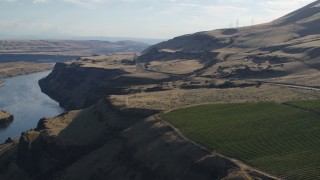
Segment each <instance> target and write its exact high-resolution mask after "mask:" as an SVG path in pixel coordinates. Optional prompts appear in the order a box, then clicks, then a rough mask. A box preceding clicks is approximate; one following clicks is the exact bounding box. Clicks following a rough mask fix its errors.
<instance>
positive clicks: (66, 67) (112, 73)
mask: <svg viewBox="0 0 320 180" xmlns="http://www.w3.org/2000/svg"><path fill="white" fill-rule="evenodd" d="M122 74H126V72H124V71H123V70H120V69H103V68H82V67H80V66H78V65H76V64H66V63H57V64H56V65H55V67H54V69H53V71H52V73H50V74H49V76H47V77H46V78H44V79H41V80H40V81H39V85H40V87H41V90H42V92H44V93H46V94H47V95H49V96H50V97H51V98H52V99H54V100H56V101H58V102H59V103H60V105H61V106H62V107H64V108H66V109H67V110H71V109H81V108H83V107H87V106H89V105H92V104H93V103H95V102H97V100H98V99H100V98H102V97H103V96H104V95H106V94H110V93H119V92H121V89H119V88H117V87H115V86H114V84H113V83H112V79H113V78H115V77H117V76H119V75H122Z"/></svg>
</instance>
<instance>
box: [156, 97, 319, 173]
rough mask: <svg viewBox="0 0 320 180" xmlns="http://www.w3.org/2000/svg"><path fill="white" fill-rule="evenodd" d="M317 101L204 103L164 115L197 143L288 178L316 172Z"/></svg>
mask: <svg viewBox="0 0 320 180" xmlns="http://www.w3.org/2000/svg"><path fill="white" fill-rule="evenodd" d="M319 107H320V101H319V100H317V101H315V100H313V101H298V102H288V103H283V104H277V103H272V102H269V103H242V104H217V105H202V106H196V107H189V108H185V109H178V110H174V111H171V112H169V113H166V114H163V115H162V116H163V118H165V119H166V120H168V121H169V122H171V123H172V124H173V125H174V126H176V127H177V128H179V129H180V130H181V131H182V133H184V134H185V135H186V136H187V137H189V138H190V139H192V140H195V141H196V142H198V143H200V144H202V145H204V146H206V147H208V148H210V149H213V150H217V151H218V152H221V153H223V154H225V155H227V156H230V157H235V158H238V159H240V160H243V161H245V162H247V163H249V164H251V165H254V166H257V167H259V168H261V169H263V170H267V171H269V172H272V173H274V174H277V175H280V176H283V177H285V178H287V179H317V178H319V177H320V171H319V169H320V164H319V161H320V154H319V150H320V108H319Z"/></svg>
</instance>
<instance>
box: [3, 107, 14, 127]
mask: <svg viewBox="0 0 320 180" xmlns="http://www.w3.org/2000/svg"><path fill="white" fill-rule="evenodd" d="M13 119H14V116H13V115H11V114H9V113H7V112H5V111H0V127H6V126H8V125H9V124H10V123H12V121H13Z"/></svg>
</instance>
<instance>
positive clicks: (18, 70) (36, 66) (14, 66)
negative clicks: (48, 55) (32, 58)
mask: <svg viewBox="0 0 320 180" xmlns="http://www.w3.org/2000/svg"><path fill="white" fill-rule="evenodd" d="M53 67H54V64H49V63H35V62H5V63H0V88H1V87H3V86H4V79H5V78H11V77H16V76H21V75H27V74H33V73H38V72H44V71H48V70H52V69H53Z"/></svg>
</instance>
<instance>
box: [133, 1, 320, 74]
mask: <svg viewBox="0 0 320 180" xmlns="http://www.w3.org/2000/svg"><path fill="white" fill-rule="evenodd" d="M319 24H320V1H319V0H317V1H315V2H314V3H312V4H310V5H307V6H305V7H303V8H301V9H299V10H297V11H294V12H292V13H290V14H288V15H286V16H284V17H281V18H279V19H277V20H275V21H273V22H270V23H265V24H260V25H256V26H252V27H251V26H250V27H241V28H232V29H218V30H213V31H206V32H198V33H195V34H189V35H183V36H179V37H176V38H173V39H171V40H168V41H165V42H162V43H159V44H156V45H154V46H151V47H150V48H148V49H147V50H146V51H144V53H143V55H142V56H141V57H140V58H139V61H140V62H148V64H150V62H153V61H172V60H175V59H184V60H190V59H195V60H198V61H200V62H202V63H204V64H206V63H207V64H208V62H211V64H210V66H207V68H206V69H205V70H204V69H202V71H201V73H200V75H204V76H211V77H238V78H262V77H263V78H270V77H282V76H286V75H289V74H292V73H297V72H298V71H299V72H300V71H306V70H315V71H317V70H318V69H319V68H320V58H319V56H320V25H319ZM203 53H206V54H211V56H210V58H207V57H208V56H206V57H205V58H204V56H203ZM214 53H215V54H214ZM181 54H184V55H181ZM190 54H192V55H190ZM151 65H152V63H151ZM293 67H294V68H293ZM182 68H183V67H182Z"/></svg>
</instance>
